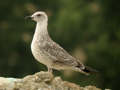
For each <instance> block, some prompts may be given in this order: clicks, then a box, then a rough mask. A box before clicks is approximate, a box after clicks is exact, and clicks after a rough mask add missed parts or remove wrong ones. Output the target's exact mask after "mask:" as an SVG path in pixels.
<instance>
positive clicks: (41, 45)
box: [26, 11, 95, 75]
mask: <svg viewBox="0 0 120 90" xmlns="http://www.w3.org/2000/svg"><path fill="white" fill-rule="evenodd" d="M26 18H29V19H32V20H33V21H35V22H36V23H37V24H36V28H35V33H34V36H33V40H32V43H31V51H32V54H33V56H34V58H35V59H36V60H37V61H38V62H40V63H42V64H44V65H46V66H47V68H48V72H51V73H52V69H56V70H74V71H78V72H81V73H84V74H86V75H88V74H89V73H91V72H95V70H94V69H91V68H89V67H87V66H85V65H83V64H82V63H81V62H80V60H78V59H76V58H74V57H73V56H71V55H70V54H69V53H68V52H67V51H66V50H64V49H63V48H62V47H61V46H60V45H59V44H57V43H56V42H54V41H53V40H52V39H51V37H50V36H49V34H48V29H47V26H48V16H47V14H46V13H45V12H43V11H37V12H35V13H33V15H31V16H27V17H26Z"/></svg>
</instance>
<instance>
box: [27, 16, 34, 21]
mask: <svg viewBox="0 0 120 90" xmlns="http://www.w3.org/2000/svg"><path fill="white" fill-rule="evenodd" d="M25 19H30V20H33V17H32V16H26V17H25Z"/></svg>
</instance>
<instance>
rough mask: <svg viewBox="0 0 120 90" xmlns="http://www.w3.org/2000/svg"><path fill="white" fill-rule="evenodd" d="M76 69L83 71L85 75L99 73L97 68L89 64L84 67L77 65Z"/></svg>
mask: <svg viewBox="0 0 120 90" xmlns="http://www.w3.org/2000/svg"><path fill="white" fill-rule="evenodd" d="M76 71H79V72H81V73H83V74H85V75H89V74H95V73H98V71H97V70H95V69H93V68H91V67H88V66H84V68H81V67H77V68H76Z"/></svg>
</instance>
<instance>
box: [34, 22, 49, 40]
mask: <svg viewBox="0 0 120 90" xmlns="http://www.w3.org/2000/svg"><path fill="white" fill-rule="evenodd" d="M47 37H49V34H48V31H47V21H44V22H38V23H37V25H36V29H35V33H34V37H33V40H37V41H39V40H43V39H45V38H47Z"/></svg>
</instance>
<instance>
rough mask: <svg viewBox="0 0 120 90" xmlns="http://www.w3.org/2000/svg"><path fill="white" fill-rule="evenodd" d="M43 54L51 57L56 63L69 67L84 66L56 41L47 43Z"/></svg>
mask: <svg viewBox="0 0 120 90" xmlns="http://www.w3.org/2000/svg"><path fill="white" fill-rule="evenodd" d="M42 52H43V53H44V54H46V55H47V56H49V58H51V59H52V60H53V61H54V62H58V63H61V64H63V65H69V66H78V65H80V66H83V65H82V64H81V63H80V62H78V61H77V60H76V59H75V58H74V57H72V56H71V55H70V54H68V53H67V51H65V50H64V49H63V48H62V47H61V46H60V45H58V44H57V43H55V42H54V41H50V42H45V43H44V45H43V47H42Z"/></svg>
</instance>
